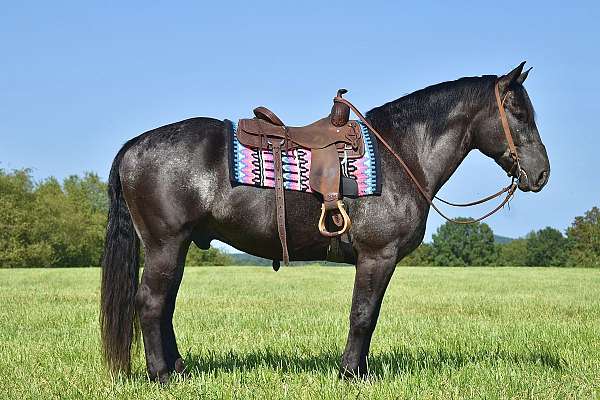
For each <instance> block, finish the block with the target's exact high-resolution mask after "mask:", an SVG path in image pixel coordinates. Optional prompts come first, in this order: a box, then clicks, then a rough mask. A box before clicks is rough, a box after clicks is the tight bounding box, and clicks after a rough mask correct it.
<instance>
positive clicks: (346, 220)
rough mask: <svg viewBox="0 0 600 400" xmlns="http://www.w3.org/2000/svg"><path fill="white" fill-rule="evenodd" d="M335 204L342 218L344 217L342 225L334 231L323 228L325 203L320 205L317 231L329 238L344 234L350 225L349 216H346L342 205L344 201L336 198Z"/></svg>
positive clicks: (325, 211) (325, 212)
mask: <svg viewBox="0 0 600 400" xmlns="http://www.w3.org/2000/svg"><path fill="white" fill-rule="evenodd" d="M335 205H336V206H337V209H338V210H339V211H340V214H342V218H344V226H343V227H342V229H341V230H339V231H335V232H329V231H328V230H327V228H325V216H326V214H327V210H326V209H325V203H323V204H322V205H321V218H319V232H320V233H321V235H323V236H325V237H329V238H332V237H336V236H339V235H342V234H344V233H345V232H346V231H347V230H348V229H350V226H351V225H352V222H351V221H350V217H349V216H348V213H347V212H346V208H345V207H344V202H343V201H342V200H338V201H337V202H336V203H335Z"/></svg>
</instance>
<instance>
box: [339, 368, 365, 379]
mask: <svg viewBox="0 0 600 400" xmlns="http://www.w3.org/2000/svg"><path fill="white" fill-rule="evenodd" d="M338 376H339V377H340V378H341V379H345V380H351V379H362V378H366V377H367V369H366V368H360V367H359V368H352V367H341V368H340V371H339V373H338Z"/></svg>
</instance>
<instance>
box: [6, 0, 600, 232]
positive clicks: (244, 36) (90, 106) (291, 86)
mask: <svg viewBox="0 0 600 400" xmlns="http://www.w3.org/2000/svg"><path fill="white" fill-rule="evenodd" d="M122 3H124V2H97V3H93V2H75V1H73V2H63V1H56V2H28V1H20V2H4V4H3V5H2V13H0V54H1V56H0V57H1V58H0V60H1V61H0V168H4V169H14V168H22V167H29V168H32V169H33V174H34V176H35V177H36V178H37V179H42V178H45V177H48V176H50V175H53V176H56V177H59V178H63V177H65V176H68V175H70V174H81V173H82V172H83V171H95V172H98V173H99V174H100V175H101V176H102V177H104V178H106V177H107V175H108V170H109V167H110V163H111V161H112V158H113V156H114V155H115V153H116V152H117V151H118V149H119V147H120V146H121V145H122V144H123V142H125V141H126V140H127V139H128V138H131V137H133V136H135V135H137V134H139V133H141V132H143V131H146V130H149V129H152V128H154V127H157V126H160V125H164V124H167V123H170V122H174V121H178V120H181V119H185V118H189V117H193V116H212V117H216V118H230V119H236V118H239V117H244V116H247V115H249V113H250V111H251V110H252V108H253V107H254V106H256V105H260V104H264V105H268V106H270V107H272V108H273V109H274V110H276V111H277V113H278V114H279V115H281V116H283V117H284V119H285V121H286V122H287V123H289V124H303V123H306V122H309V121H312V120H315V119H317V118H319V117H321V116H323V115H324V114H325V113H326V112H327V111H328V110H329V108H330V103H331V97H332V95H333V94H334V93H335V91H336V89H338V88H340V87H346V88H348V89H350V93H349V95H348V98H349V99H351V100H352V101H353V102H354V104H356V105H357V106H359V108H361V109H362V110H363V111H367V110H368V109H370V108H372V107H375V106H378V105H380V104H383V103H384V102H387V101H389V100H392V99H395V98H398V97H400V96H402V95H404V94H407V93H410V92H412V91H414V90H417V89H420V88H423V87H425V86H428V85H430V84H434V83H438V82H442V81H447V80H453V79H456V78H459V77H462V76H474V75H482V74H502V73H505V72H508V71H509V70H510V69H512V68H513V67H514V66H516V65H517V64H518V63H519V62H520V61H523V60H527V62H528V65H530V66H533V67H534V69H533V71H532V73H531V74H530V76H529V79H528V80H527V82H526V87H527V90H528V91H529V94H530V97H531V98H532V101H533V104H534V106H535V108H536V112H537V123H538V127H539V130H540V133H541V136H542V139H543V140H544V142H545V144H546V146H547V148H548V153H549V156H550V161H551V168H552V172H551V177H550V181H549V183H548V185H547V187H546V188H545V189H544V190H543V191H542V192H541V193H539V194H529V193H518V194H517V197H516V198H515V199H514V200H513V201H512V202H511V206H510V209H505V210H503V211H502V212H501V213H499V214H497V215H496V216H494V217H492V218H490V219H489V220H488V223H489V224H490V226H491V227H492V228H493V229H494V231H495V232H496V233H497V234H500V235H505V236H511V237H517V236H521V235H525V234H526V233H527V232H529V231H530V230H532V229H539V228H543V227H545V226H548V225H549V226H554V227H556V228H559V229H561V230H564V229H565V228H566V227H567V226H568V225H569V224H570V223H571V221H572V219H573V217H574V216H576V215H581V214H582V213H583V212H584V211H585V210H588V209H590V208H591V207H592V206H594V205H596V206H599V205H600V178H599V176H598V172H599V168H598V167H599V157H600V151H599V148H600V138H599V136H600V135H599V134H600V132H599V131H600V129H599V127H598V126H599V123H598V122H597V119H598V118H599V116H600V79H599V77H598V69H599V66H600V28H599V27H598V21H600V6H599V5H598V2H592V1H589V2H570V3H569V4H568V6H567V5H561V3H558V2H548V1H545V2H532V1H528V2H510V1H502V2H495V3H494V4H493V5H490V6H482V5H481V4H482V2H465V3H463V4H462V5H456V4H454V3H456V2H411V3H410V4H409V5H405V4H401V2H393V3H392V2H389V3H392V4H389V3H387V2H375V1H370V2H352V1H343V2H331V1H330V2H310V1H303V2H297V3H296V5H294V6H292V5H283V3H282V2H262V3H261V2H243V3H239V4H238V3H228V2H212V3H211V4H210V5H202V4H200V2H127V4H122ZM150 3H152V4H150ZM323 4H325V5H323ZM563 4H564V3H563ZM505 183H506V177H505V175H504V174H503V173H502V171H501V170H500V169H499V167H497V166H496V165H495V163H494V162H493V161H492V160H490V159H487V158H485V157H484V156H482V155H481V154H479V153H477V152H473V153H472V154H471V155H470V156H469V157H468V159H467V160H466V162H465V163H463V165H462V166H461V167H460V168H459V170H458V172H457V173H456V174H455V175H454V176H453V178H452V179H451V180H450V181H449V182H448V183H447V184H446V186H445V187H444V189H443V190H442V192H441V195H442V196H444V197H446V198H449V199H453V200H456V201H462V200H470V199H473V198H476V197H481V196H482V195H485V194H488V193H491V192H494V191H495V190H496V189H497V188H498V187H500V186H501V185H504V184H505ZM482 211H484V209H475V210H473V211H472V212H469V213H467V212H465V211H464V210H460V211H458V213H456V212H453V211H449V213H450V214H451V215H459V214H460V215H470V216H477V215H479V214H480V213H481V212H482ZM440 223H441V220H440V218H439V217H437V215H436V214H433V213H432V214H431V216H430V218H429V224H428V234H427V237H428V238H429V237H430V235H431V233H432V232H435V228H436V227H437V226H439V224H440Z"/></svg>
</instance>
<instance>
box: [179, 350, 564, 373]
mask: <svg viewBox="0 0 600 400" xmlns="http://www.w3.org/2000/svg"><path fill="white" fill-rule="evenodd" d="M340 359H341V353H340V352H338V351H337V350H328V351H322V352H320V353H317V354H307V355H303V354H298V353H296V354H289V353H286V352H284V351H281V350H274V349H272V348H268V347H267V348H263V349H256V350H254V351H251V352H248V353H245V352H244V353H241V352H236V351H235V350H230V351H228V352H224V353H216V352H209V353H208V354H203V355H193V354H188V355H187V356H186V357H185V362H186V371H187V374H189V375H192V376H193V375H200V374H205V373H219V372H233V371H245V370H253V369H258V368H267V369H272V370H275V371H279V372H283V373H304V372H312V373H322V374H330V373H331V372H332V371H337V369H338V368H339V363H340ZM500 362H508V363H514V364H519V365H524V364H529V365H539V366H542V367H544V368H549V369H553V370H563V369H564V368H565V367H566V366H567V363H566V361H565V359H564V358H562V357H561V356H560V355H559V354H557V353H556V352H554V351H552V350H550V349H544V348H538V349H535V350H524V351H521V352H513V351H507V350H502V349H496V350H491V351H486V350H480V351H463V350H461V349H444V348H441V349H437V350H430V349H422V348H421V349H409V348H405V347H398V348H394V349H392V350H391V351H388V352H385V353H376V354H373V355H372V356H370V357H369V375H370V376H371V377H379V378H382V377H385V376H388V377H389V376H398V375H404V374H412V373H418V372H422V371H426V370H429V371H441V370H442V369H446V368H451V369H459V368H461V367H464V366H466V365H468V364H475V363H486V364H487V365H495V364H497V363H500Z"/></svg>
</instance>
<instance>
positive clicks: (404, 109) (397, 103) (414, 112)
mask: <svg viewBox="0 0 600 400" xmlns="http://www.w3.org/2000/svg"><path fill="white" fill-rule="evenodd" d="M497 79H498V77H497V76H496V75H483V76H475V77H464V78H460V79H456V80H453V81H447V82H442V83H437V84H435V85H431V86H427V87H426V88H423V89H419V90H417V91H415V92H413V93H410V94H407V95H405V96H402V97H400V98H399V99H396V100H392V101H390V102H387V103H385V104H383V105H381V106H378V107H375V108H373V109H371V110H369V111H368V112H367V114H366V117H367V118H368V119H369V120H370V121H373V123H374V124H376V125H377V126H379V127H380V128H382V129H384V130H388V131H389V130H390V129H391V128H396V129H394V130H397V128H398V127H404V126H406V124H407V123H408V122H410V123H415V122H420V123H425V124H428V125H434V128H436V126H435V125H439V124H445V117H446V116H447V115H448V114H449V113H450V112H451V111H452V109H453V108H454V107H455V106H456V104H457V103H458V102H459V101H466V102H470V103H481V102H482V101H484V102H486V103H489V106H490V107H493V106H494V104H495V100H494V96H493V86H494V83H495V82H496V80H497ZM440 117H442V118H440ZM440 128H443V126H440ZM402 131H407V130H405V129H401V131H400V132H399V133H401V132H402ZM441 131H442V129H433V130H432V132H434V133H440V132H441Z"/></svg>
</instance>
